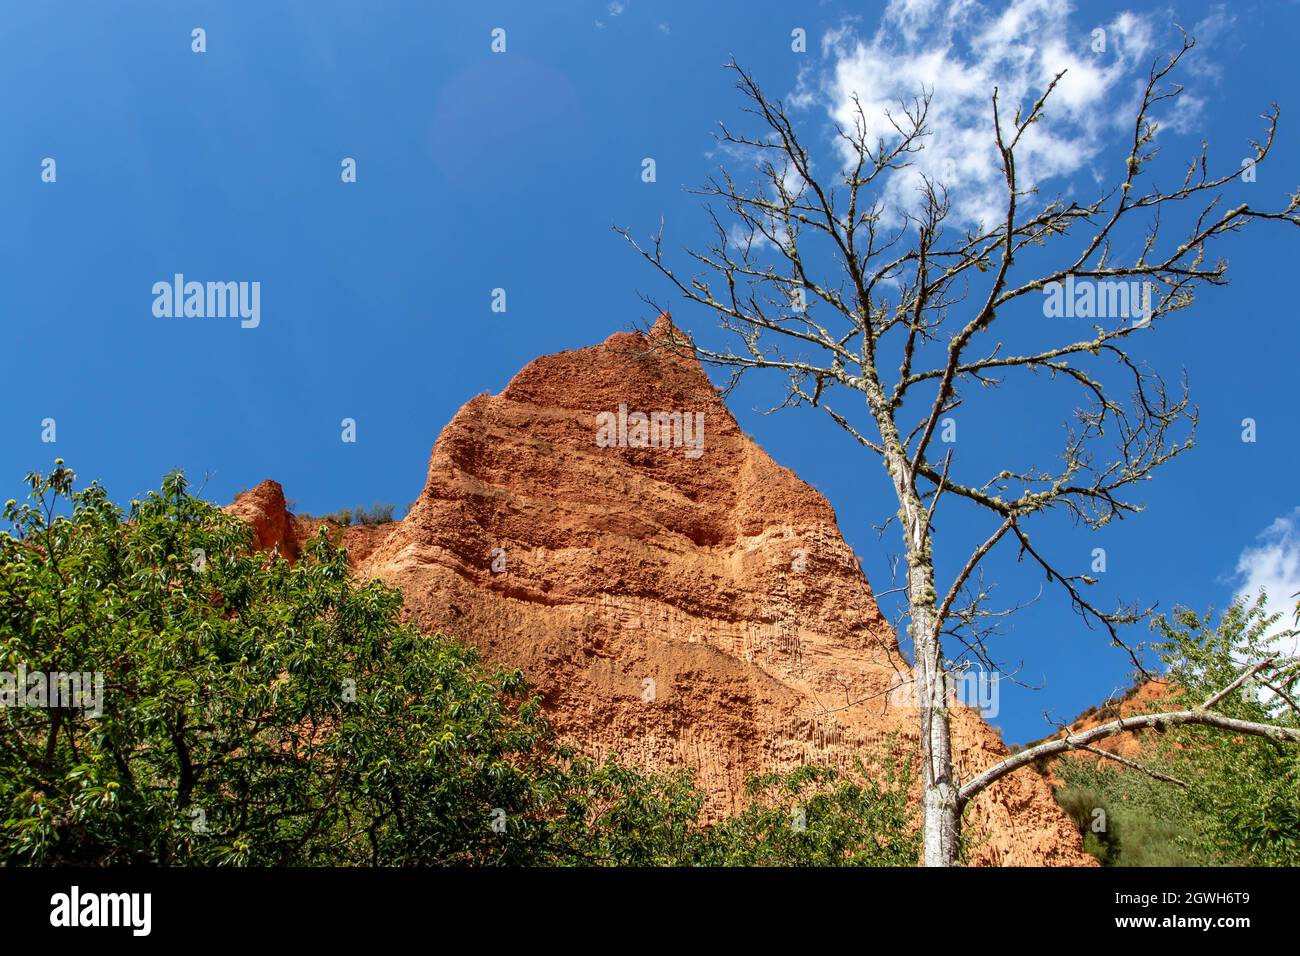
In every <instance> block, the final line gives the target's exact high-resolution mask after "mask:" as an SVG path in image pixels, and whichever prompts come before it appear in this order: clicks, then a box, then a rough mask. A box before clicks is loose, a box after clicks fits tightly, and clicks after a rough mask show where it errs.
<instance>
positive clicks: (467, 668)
mask: <svg viewBox="0 0 1300 956" xmlns="http://www.w3.org/2000/svg"><path fill="white" fill-rule="evenodd" d="M28 482H29V484H30V487H31V491H30V495H29V500H28V501H26V502H23V503H19V502H17V501H12V500H11V501H9V502H8V503H7V504H6V505H5V508H4V518H5V519H6V520H7V521H8V523H9V530H8V531H7V532H0V674H3V675H9V677H10V681H9V683H8V684H7V685H6V686H7V689H8V698H7V699H6V701H5V706H2V707H0V864H14V863H34V864H47V865H48V864H83V865H103V864H115V863H147V864H171V865H219V864H226V865H369V864H376V865H445V864H517V865H535V864H541V865H571V864H572V865H607V864H633V865H683V864H703V865H743V864H773V865H780V864H800V865H805V864H807V865H830V864H845V863H848V864H859V865H873V864H893V865H909V864H912V863H914V862H915V861H916V859H917V855H918V844H917V837H916V835H915V834H916V829H917V828H916V825H915V820H914V818H913V814H912V811H911V809H910V808H909V805H908V801H907V797H906V781H907V780H908V779H909V777H910V774H908V773H907V772H905V770H904V769H902V768H890V770H889V772H888V773H886V774H885V776H884V778H883V779H881V780H879V781H878V782H852V781H849V780H846V779H843V778H839V777H837V776H836V775H835V774H834V773H832V772H831V771H829V770H824V769H818V768H804V769H802V770H799V771H796V772H794V773H792V774H788V775H785V776H780V777H772V778H766V779H763V780H759V781H755V783H754V785H753V787H752V788H751V802H750V803H749V805H748V806H747V807H746V808H744V809H743V810H742V811H741V812H740V813H738V814H737V815H735V816H734V817H732V818H731V819H730V820H728V821H727V822H726V823H722V824H718V825H715V826H706V825H703V824H702V823H701V822H700V819H701V818H700V809H701V806H702V804H703V796H702V794H701V792H700V790H699V789H698V787H697V786H696V785H695V784H694V782H693V781H692V780H691V778H690V776H689V775H687V774H685V773H678V774H650V773H643V772H640V771H638V770H635V769H632V768H630V767H627V766H625V765H623V764H621V763H620V762H618V761H617V760H613V759H611V760H606V761H604V762H596V761H592V760H589V759H586V758H584V757H582V756H580V755H579V754H577V753H575V752H574V751H572V750H571V749H569V748H567V747H565V746H563V745H562V744H561V743H560V742H558V741H557V740H556V738H555V735H554V733H553V731H552V729H551V728H550V727H549V726H548V724H547V723H546V721H545V719H544V718H543V716H542V714H541V712H540V706H539V701H538V699H537V698H536V696H535V695H534V694H533V693H532V692H531V691H530V689H529V687H528V685H527V684H526V682H525V681H524V678H523V675H522V674H521V673H520V672H519V671H514V670H493V669H489V668H487V667H485V666H484V665H483V664H482V663H481V662H480V661H479V659H478V657H477V655H476V654H475V652H474V651H473V650H471V649H469V648H467V647H465V646H463V645H461V644H459V643H457V642H456V641H454V640H452V639H450V638H448V637H445V636H442V635H432V636H430V635H425V634H422V633H420V632H419V631H417V630H415V629H414V628H412V627H411V626H409V625H404V624H402V623H401V621H400V614H399V612H400V610H401V606H402V598H401V595H400V593H399V592H397V591H395V590H393V589H391V588H388V587H385V586H384V585H382V584H381V583H379V582H377V581H372V582H368V583H367V582H360V581H358V580H356V579H355V578H354V577H353V576H352V575H351V573H350V571H349V567H348V562H347V556H346V553H345V552H344V551H343V550H342V549H340V548H338V547H336V546H335V545H333V544H332V543H331V541H330V539H329V537H328V535H327V534H325V533H324V531H322V532H320V533H318V534H317V535H316V536H315V537H314V538H313V539H311V540H310V541H309V542H308V543H307V544H306V545H305V546H304V549H303V554H302V556H301V558H300V560H298V561H297V562H296V563H295V564H292V565H290V564H289V563H288V562H286V561H285V560H284V559H283V558H282V557H279V556H278V555H267V554H262V553H257V552H254V551H252V549H251V533H250V530H249V528H248V527H247V526H246V525H245V524H244V523H243V522H242V521H240V520H239V519H237V518H234V517H232V516H230V515H228V514H226V513H224V512H223V511H222V510H221V509H220V508H218V507H216V506H214V505H212V504H209V503H207V502H204V501H202V500H199V499H197V498H195V497H194V496H193V495H191V494H190V492H189V491H188V489H187V485H186V481H185V478H184V477H183V475H181V474H179V473H172V474H169V475H167V476H166V477H165V479H164V480H163V482H162V487H161V490H159V491H155V492H151V493H149V494H148V495H146V496H145V497H144V498H143V499H141V500H138V501H132V502H131V503H130V506H129V508H128V509H127V510H125V511H124V510H123V509H121V508H119V507H118V506H116V505H115V504H114V503H113V502H112V501H111V500H110V499H109V497H108V495H107V494H106V492H105V491H104V489H103V488H102V487H100V486H99V485H98V484H92V485H90V486H89V487H86V488H84V489H81V490H76V489H74V476H73V474H72V472H71V471H70V470H69V469H67V468H66V467H64V466H63V463H62V461H58V462H56V466H55V468H54V470H53V471H52V472H50V473H49V474H48V475H41V474H36V473H33V474H32V475H29V476H28ZM81 672H86V673H87V674H88V675H93V677H94V678H102V682H103V683H102V692H99V691H95V690H94V688H96V687H98V686H99V685H98V684H97V683H96V681H95V680H93V679H92V680H90V681H88V682H87V683H86V684H84V685H79V686H80V687H81V689H82V690H83V691H86V689H87V688H90V689H91V692H90V693H89V694H88V696H86V697H78V698H76V699H66V698H65V699H61V700H59V701H52V700H51V699H50V698H48V697H40V696H39V695H38V696H35V697H34V696H33V695H31V694H27V693H26V685H25V684H24V685H23V686H21V687H20V686H19V683H18V681H17V680H16V675H18V674H20V673H21V674H24V675H52V674H56V673H63V674H75V673H81ZM19 698H22V699H19ZM51 704H57V705H56V706H51ZM859 779H860V780H865V775H859Z"/></svg>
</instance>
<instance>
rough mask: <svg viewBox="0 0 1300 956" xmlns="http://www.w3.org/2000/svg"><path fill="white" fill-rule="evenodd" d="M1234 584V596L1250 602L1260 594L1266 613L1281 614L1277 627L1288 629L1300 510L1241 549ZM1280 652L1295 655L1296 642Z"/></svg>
mask: <svg viewBox="0 0 1300 956" xmlns="http://www.w3.org/2000/svg"><path fill="white" fill-rule="evenodd" d="M1234 581H1236V582H1237V584H1238V587H1237V592H1236V595H1235V596H1236V597H1238V598H1243V599H1245V600H1246V601H1247V602H1253V601H1254V600H1255V598H1256V597H1258V596H1259V593H1260V591H1264V592H1265V593H1266V594H1267V599H1268V603H1267V607H1268V613H1269V614H1281V615H1282V619H1281V620H1280V621H1278V624H1277V628H1278V629H1279V630H1280V629H1282V628H1285V627H1290V626H1291V624H1292V615H1293V614H1294V611H1295V598H1293V597H1292V596H1291V595H1293V594H1295V593H1296V592H1297V591H1300V508H1296V509H1295V510H1294V511H1292V512H1291V513H1290V514H1287V515H1283V516H1282V517H1280V518H1278V519H1277V520H1275V521H1274V522H1273V523H1272V524H1270V525H1269V526H1268V527H1267V528H1265V529H1264V530H1263V531H1262V532H1260V534H1259V535H1258V537H1256V539H1255V543H1254V544H1253V545H1250V546H1248V547H1246V548H1245V549H1243V550H1242V552H1241V556H1240V557H1239V558H1238V559H1237V568H1236V575H1235V577H1234ZM1281 649H1282V650H1283V651H1284V653H1289V654H1295V653H1296V651H1297V641H1296V640H1292V641H1291V642H1290V644H1289V646H1288V647H1285V648H1281Z"/></svg>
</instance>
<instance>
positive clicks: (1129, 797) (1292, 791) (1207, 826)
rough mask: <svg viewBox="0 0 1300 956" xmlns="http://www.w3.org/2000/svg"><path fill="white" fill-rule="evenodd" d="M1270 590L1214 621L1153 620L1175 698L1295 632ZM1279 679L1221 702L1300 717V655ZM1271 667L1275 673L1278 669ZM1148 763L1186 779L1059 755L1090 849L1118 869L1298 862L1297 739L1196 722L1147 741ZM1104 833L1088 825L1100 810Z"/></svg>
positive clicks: (1231, 711)
mask: <svg viewBox="0 0 1300 956" xmlns="http://www.w3.org/2000/svg"><path fill="white" fill-rule="evenodd" d="M1280 619H1281V615H1271V616H1270V615H1269V614H1268V613H1267V611H1266V609H1265V605H1264V601H1263V598H1262V597H1261V598H1260V599H1259V600H1257V601H1255V602H1254V603H1253V604H1247V603H1245V602H1242V601H1238V602H1235V603H1233V604H1232V605H1231V606H1230V607H1228V609H1227V610H1226V611H1225V612H1224V613H1223V615H1222V616H1221V618H1220V620H1219V623H1218V625H1217V626H1214V625H1213V624H1212V622H1211V617H1210V615H1208V614H1206V615H1204V616H1202V615H1198V614H1196V613H1195V612H1193V611H1190V610H1186V609H1179V610H1177V611H1175V612H1174V613H1173V614H1172V615H1171V616H1169V617H1163V616H1162V617H1160V618H1158V619H1157V620H1156V621H1155V622H1154V623H1153V628H1154V630H1155V632H1156V634H1157V641H1156V645H1155V646H1156V649H1157V650H1158V651H1159V653H1160V656H1161V659H1162V660H1163V662H1164V664H1165V667H1166V669H1167V675H1166V676H1167V679H1168V681H1169V686H1170V695H1171V698H1172V700H1171V703H1170V704H1169V705H1168V706H1167V707H1166V708H1165V709H1179V708H1184V707H1195V706H1197V705H1199V704H1201V703H1202V702H1204V701H1205V700H1206V699H1207V698H1209V697H1210V696H1211V695H1212V694H1215V693H1216V692H1218V691H1219V690H1221V689H1223V688H1225V687H1228V686H1230V685H1231V684H1232V683H1233V682H1234V681H1235V680H1236V679H1237V678H1238V677H1239V676H1240V675H1241V674H1242V673H1243V671H1244V670H1246V669H1247V668H1248V667H1249V666H1250V665H1252V664H1254V663H1256V662H1258V661H1260V660H1262V659H1264V658H1265V657H1268V656H1269V655H1272V654H1275V653H1279V651H1280V648H1281V647H1282V646H1284V645H1286V644H1288V643H1289V642H1290V639H1291V638H1292V637H1293V636H1294V634H1295V632H1294V631H1290V630H1286V629H1279V628H1278V623H1279V621H1280ZM1278 665H1279V667H1278V669H1277V670H1279V671H1280V672H1281V676H1280V677H1276V678H1275V677H1270V678H1269V679H1268V683H1269V684H1272V685H1273V686H1272V687H1268V686H1265V685H1263V684H1261V683H1255V682H1249V683H1247V685H1246V686H1245V687H1243V688H1242V689H1241V690H1239V691H1235V692H1233V693H1232V694H1230V695H1229V696H1228V697H1227V698H1225V699H1224V700H1223V701H1222V702H1221V703H1220V704H1219V705H1218V708H1217V709H1218V710H1219V711H1220V712H1221V713H1224V714H1226V715H1227V716H1230V717H1237V718H1240V719H1242V720H1251V721H1256V722H1273V723H1278V724H1282V725H1285V726H1291V727H1294V726H1297V714H1296V711H1295V709H1294V705H1293V704H1292V703H1291V702H1292V701H1294V700H1295V699H1296V697H1297V683H1300V661H1298V660H1296V659H1294V658H1289V657H1285V656H1281V655H1280V654H1279V660H1278ZM1274 673H1277V671H1275V672H1274ZM1140 762H1141V763H1142V764H1143V765H1144V766H1147V767H1150V768H1151V769H1153V770H1157V771H1159V772H1161V773H1163V774H1166V775H1169V776H1172V777H1175V778H1177V779H1179V780H1182V781H1183V782H1184V783H1186V784H1187V786H1186V787H1185V788H1183V787H1178V786H1177V785H1174V784H1170V783H1167V782H1164V781H1160V780H1156V779H1153V778H1152V777H1150V776H1148V775H1145V774H1143V773H1141V772H1140V771H1135V770H1132V769H1128V768H1124V767H1120V766H1117V765H1115V764H1100V765H1099V764H1096V763H1095V762H1094V761H1093V760H1092V759H1091V758H1084V759H1079V760H1076V759H1063V760H1060V761H1059V762H1058V764H1057V773H1058V775H1059V776H1061V777H1062V779H1063V780H1064V781H1065V782H1066V784H1067V786H1066V788H1065V789H1063V790H1062V791H1061V792H1059V793H1058V795H1057V797H1058V800H1059V801H1060V802H1061V804H1062V806H1063V807H1065V808H1066V810H1067V812H1070V813H1071V815H1072V817H1074V819H1075V822H1076V825H1078V826H1079V828H1080V832H1082V833H1083V834H1084V837H1085V841H1091V842H1090V843H1089V844H1088V849H1089V850H1090V851H1092V852H1093V853H1094V855H1096V856H1097V857H1098V858H1099V859H1100V860H1101V861H1102V862H1103V863H1109V864H1114V865H1120V866H1160V865H1244V866H1295V865H1298V864H1300V748H1298V747H1296V746H1295V745H1293V744H1284V743H1277V742H1274V741H1272V740H1267V739H1265V738H1261V737H1253V736H1238V735H1234V734H1231V733H1227V732H1224V731H1222V730H1218V729H1215V728H1210V727H1198V726H1188V727H1179V728H1174V729H1172V730H1169V731H1168V732H1166V733H1165V734H1162V735H1159V736H1158V737H1155V738H1153V739H1148V741H1147V745H1146V747H1145V749H1144V753H1143V755H1142V757H1141V759H1140ZM1096 807H1102V808H1104V810H1105V811H1106V821H1107V827H1108V830H1107V832H1106V833H1103V834H1094V833H1092V832H1090V829H1089V828H1088V827H1087V826H1086V824H1087V822H1088V821H1089V820H1091V819H1092V818H1091V814H1092V811H1093V809H1094V808H1096Z"/></svg>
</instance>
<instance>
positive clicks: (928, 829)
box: [890, 448, 961, 866]
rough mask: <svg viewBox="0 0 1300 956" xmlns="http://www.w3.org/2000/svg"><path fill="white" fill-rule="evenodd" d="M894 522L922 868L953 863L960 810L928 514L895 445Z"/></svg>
mask: <svg viewBox="0 0 1300 956" xmlns="http://www.w3.org/2000/svg"><path fill="white" fill-rule="evenodd" d="M890 457H891V458H892V459H893V460H892V462H891V465H892V467H891V469H890V470H891V473H892V474H893V476H894V491H895V493H896V494H897V495H898V500H899V512H898V513H899V520H900V521H901V522H902V525H903V536H904V540H905V544H906V547H907V569H908V570H907V577H908V583H907V598H908V606H909V609H910V618H911V622H910V624H909V625H908V633H909V634H910V635H911V637H912V648H913V653H914V655H915V661H914V663H913V668H912V679H913V681H914V682H915V691H916V695H915V699H916V706H917V714H918V717H919V718H920V726H919V730H920V743H921V806H922V837H923V843H924V854H923V860H924V863H925V865H926V866H954V865H956V862H957V849H958V842H959V841H960V837H961V811H960V809H959V801H958V794H957V781H956V780H955V779H954V778H955V773H954V771H953V763H952V736H951V730H950V727H949V720H948V680H947V675H946V673H945V671H944V666H943V646H942V642H941V641H940V639H939V611H938V608H937V595H936V593H935V589H934V561H933V555H932V552H931V548H930V528H929V523H930V515H929V511H928V510H927V509H926V508H925V506H924V504H923V503H922V501H921V498H920V496H919V495H918V494H917V493H916V489H915V486H914V485H913V483H912V481H911V479H910V472H909V467H908V462H907V460H906V457H905V456H904V454H903V453H902V450H901V448H900V449H899V450H898V452H897V453H896V454H894V455H891V456H890Z"/></svg>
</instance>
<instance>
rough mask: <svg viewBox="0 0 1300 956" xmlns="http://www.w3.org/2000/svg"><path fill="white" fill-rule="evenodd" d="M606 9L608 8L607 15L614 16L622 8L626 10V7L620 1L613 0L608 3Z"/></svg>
mask: <svg viewBox="0 0 1300 956" xmlns="http://www.w3.org/2000/svg"><path fill="white" fill-rule="evenodd" d="M608 9H609V15H610V16H611V17H616V16H618V15H619V14H621V13H622V12H623V11H624V10H626V9H627V7H626V6H625V5H623V4H622V3H619V2H618V0H614V2H613V3H611V4H610V5H609V8H608Z"/></svg>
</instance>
